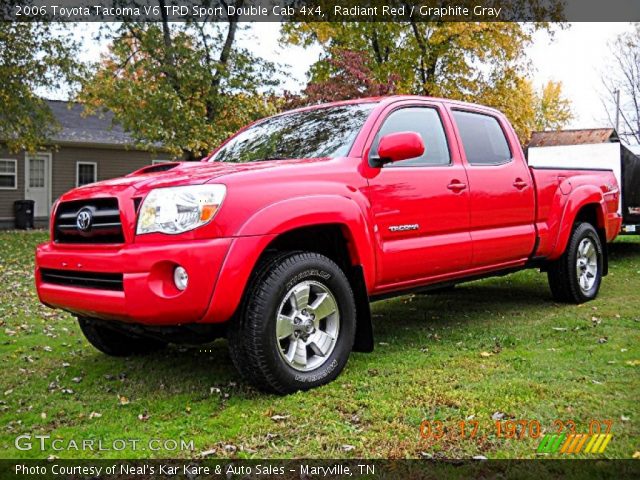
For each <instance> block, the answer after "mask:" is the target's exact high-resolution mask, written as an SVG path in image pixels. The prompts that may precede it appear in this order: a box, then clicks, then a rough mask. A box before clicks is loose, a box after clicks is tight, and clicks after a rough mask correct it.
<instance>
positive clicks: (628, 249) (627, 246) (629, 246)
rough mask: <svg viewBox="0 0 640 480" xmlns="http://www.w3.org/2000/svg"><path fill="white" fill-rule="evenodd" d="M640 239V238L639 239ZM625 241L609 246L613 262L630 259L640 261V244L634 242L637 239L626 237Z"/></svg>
mask: <svg viewBox="0 0 640 480" xmlns="http://www.w3.org/2000/svg"><path fill="white" fill-rule="evenodd" d="M638 238H639V239H640V237H638ZM623 240H627V241H616V242H613V243H610V244H609V255H610V256H611V257H610V258H611V260H612V261H616V260H624V259H629V258H633V257H636V258H639V259H640V242H638V241H633V240H636V238H631V237H624V238H623Z"/></svg>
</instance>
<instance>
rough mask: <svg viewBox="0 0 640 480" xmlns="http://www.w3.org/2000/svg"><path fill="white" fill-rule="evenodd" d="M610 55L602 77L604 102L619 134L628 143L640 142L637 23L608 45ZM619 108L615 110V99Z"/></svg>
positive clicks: (639, 39)
mask: <svg viewBox="0 0 640 480" xmlns="http://www.w3.org/2000/svg"><path fill="white" fill-rule="evenodd" d="M610 49H611V55H610V60H609V65H608V67H607V70H606V72H607V73H605V74H604V75H603V79H602V80H603V84H604V87H605V90H606V95H605V98H604V100H603V102H604V106H605V109H606V111H607V115H608V116H609V121H610V122H611V124H612V125H615V124H616V118H617V119H618V121H619V130H620V131H619V132H618V134H619V135H620V137H622V138H623V139H625V140H627V141H628V142H630V143H631V142H634V143H640V23H636V24H635V28H634V30H632V31H630V32H626V33H623V34H621V35H619V36H618V38H616V40H615V41H614V42H613V43H612V44H611V45H610ZM616 92H619V95H620V108H619V111H616V110H617V108H616V103H617V102H616V100H617V99H616V97H617V95H618V93H616Z"/></svg>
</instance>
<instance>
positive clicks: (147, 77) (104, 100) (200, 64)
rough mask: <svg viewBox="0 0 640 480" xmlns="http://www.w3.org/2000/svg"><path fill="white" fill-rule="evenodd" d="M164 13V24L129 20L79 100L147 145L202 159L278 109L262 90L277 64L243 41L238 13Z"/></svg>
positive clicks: (238, 0) (239, 2) (238, 3)
mask: <svg viewBox="0 0 640 480" xmlns="http://www.w3.org/2000/svg"><path fill="white" fill-rule="evenodd" d="M158 3H159V5H160V6H161V7H164V6H165V5H164V4H165V1H164V0H158ZM206 3H207V2H203V5H204V4H206ZM221 3H224V2H222V1H221ZM243 3H244V0H235V6H237V7H239V6H241V5H242V4H243ZM160 12H161V14H162V15H163V18H162V20H163V21H162V22H158V23H140V22H131V21H124V22H123V24H122V26H121V27H120V28H119V29H118V30H117V31H116V32H115V34H113V38H112V43H111V46H110V49H109V53H108V54H107V55H106V56H105V57H104V58H103V59H102V61H101V63H100V64H99V65H97V66H96V67H95V70H94V73H93V74H92V75H91V76H89V77H88V78H87V79H86V81H84V83H83V87H82V91H81V92H80V95H79V99H80V100H81V101H83V102H85V103H86V104H87V105H88V106H89V111H96V110H99V109H101V108H107V109H109V110H111V111H112V112H113V113H114V118H115V119H116V120H117V121H118V122H120V123H121V124H122V126H123V127H124V128H125V129H126V130H127V131H129V132H130V133H131V134H132V136H133V137H134V138H135V139H136V141H137V142H138V143H140V144H141V145H144V146H146V147H151V148H153V147H158V146H159V145H162V146H163V147H164V148H166V149H168V150H170V151H171V152H173V153H175V154H176V155H183V156H185V157H186V158H187V159H197V158H200V157H202V156H203V155H204V154H206V153H207V152H208V151H210V150H211V149H212V148H213V147H214V146H216V145H217V144H219V143H220V142H221V141H222V140H224V139H225V138H226V137H228V136H229V135H230V134H231V133H233V132H235V131H236V130H237V129H238V128H240V127H241V126H243V125H245V124H246V123H247V122H249V121H251V120H254V119H256V118H258V117H261V116H264V115H265V114H267V113H270V112H271V111H272V110H273V107H272V106H271V105H270V103H269V102H268V101H267V98H268V97H267V96H265V95H263V94H262V93H264V92H262V93H261V88H263V87H265V86H270V85H274V84H275V82H274V81H273V80H272V78H273V74H274V67H273V65H271V64H269V63H267V62H264V61H261V60H259V59H257V58H254V57H253V56H252V55H251V54H250V53H249V52H248V51H247V50H243V49H240V48H238V47H237V46H236V35H237V32H238V29H239V28H240V27H239V26H238V17H237V15H236V16H230V17H228V18H227V22H226V24H225V23H224V22H223V23H215V24H212V23H207V22H200V23H196V22H186V23H169V19H168V18H167V17H166V11H165V9H164V8H162V9H161V10H160Z"/></svg>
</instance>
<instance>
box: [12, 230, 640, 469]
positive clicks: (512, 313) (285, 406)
mask: <svg viewBox="0 0 640 480" xmlns="http://www.w3.org/2000/svg"><path fill="white" fill-rule="evenodd" d="M44 240H45V234H44V233H42V232H35V233H33V232H31V233H16V232H4V233H0V244H1V245H2V249H0V276H1V279H2V289H1V290H0V352H1V358H2V370H1V371H0V385H1V386H0V426H1V430H0V457H3V458H37V457H40V458H42V457H47V456H48V455H55V456H57V457H60V458H82V457H91V458H95V457H99V458H136V457H141V458H144V457H159V458H169V457H197V456H199V455H200V454H201V453H202V452H203V451H210V450H214V452H213V453H212V456H214V457H227V456H235V457H256V458H283V457H284V458H288V457H304V458H327V457H328V458H343V457H344V458H349V457H355V458H416V457H424V456H428V455H433V456H434V457H436V458H438V457H469V456H474V455H484V456H486V457H488V458H516V457H518V458H531V457H535V448H536V446H537V444H538V442H539V440H533V439H526V438H525V439H523V440H513V439H511V440H510V439H503V438H497V437H496V435H495V426H494V421H493V420H492V418H491V417H492V415H493V414H495V413H496V412H500V413H502V414H504V416H505V419H509V418H512V419H529V420H537V421H539V422H540V424H541V425H542V426H543V427H544V429H545V430H546V431H553V428H552V425H553V422H554V420H555V419H562V420H573V421H575V422H576V424H577V430H578V431H579V432H587V431H588V428H589V422H590V420H591V419H597V420H601V419H611V420H613V429H612V433H613V435H614V437H613V440H612V441H611V443H610V444H609V446H608V448H607V451H606V452H605V454H604V456H605V457H610V458H611V457H615V458H620V457H624V458H628V457H631V456H632V455H633V454H634V453H635V452H636V451H638V450H640V436H639V435H638V434H639V429H638V426H639V423H638V422H639V420H640V418H639V417H640V409H639V408H638V399H639V398H640V388H639V387H640V381H639V379H640V377H639V374H640V347H639V343H640V342H639V341H638V340H639V334H638V332H639V327H640V323H639V322H640V295H639V293H640V241H639V240H640V239H638V238H637V237H635V238H633V237H626V238H622V239H620V240H618V241H617V242H616V243H615V244H614V245H613V246H612V247H611V269H610V275H609V276H608V277H606V279H605V280H604V283H603V285H602V289H601V292H600V296H599V297H598V299H597V300H596V301H594V302H591V303H588V304H585V305H581V306H573V305H559V304H555V303H553V302H552V301H551V300H550V296H549V291H548V288H547V284H546V278H545V276H544V275H542V274H540V273H538V272H536V271H526V272H521V273H518V274H514V275H511V276H508V277H503V278H499V279H490V280H485V281H479V282H474V283H470V284H468V285H463V286H459V287H457V288H456V289H455V290H454V291H452V292H450V293H446V294H440V295H424V296H420V295H418V296H405V297H400V298H398V299H394V300H389V301H385V302H379V303H376V304H374V306H373V314H374V329H375V335H376V349H375V352H374V353H372V354H353V355H352V356H351V359H350V360H349V363H348V365H347V367H346V369H345V371H344V372H343V374H342V375H341V376H340V377H339V378H338V379H337V380H336V381H335V382H333V383H332V384H330V385H327V386H325V387H322V388H319V389H316V390H313V391H311V392H306V393H297V394H295V395H290V396H287V397H277V396H273V395H265V394H262V393H260V392H258V391H256V390H254V389H252V388H251V387H250V386H248V385H246V384H245V383H243V382H242V381H241V380H240V379H239V378H238V375H237V373H236V371H235V370H234V368H233V366H232V365H231V361H230V359H229V356H228V354H227V345H226V342H224V341H222V340H219V341H217V342H215V343H214V344H213V345H212V346H211V347H209V346H208V347H207V349H208V350H209V349H211V351H207V352H206V353H205V352H202V351H201V350H200V348H181V347H170V348H169V349H167V350H166V351H164V352H161V353H158V354H154V355H150V356H147V357H137V358H129V359H116V358H109V357H107V356H105V355H102V354H100V353H99V352H97V351H96V350H94V349H93V348H92V347H91V346H90V345H89V344H88V343H87V342H86V341H85V340H84V338H83V337H82V334H81V333H80V330H79V329H78V327H77V325H76V323H75V321H74V319H73V317H72V316H71V315H68V314H66V313H63V312H60V311H54V310H50V309H48V308H46V307H44V306H42V305H40V304H39V302H38V298H37V295H36V292H35V289H34V287H33V279H32V271H33V251H34V247H35V245H36V244H37V243H38V242H41V241H44ZM483 352H486V353H485V354H484V356H483V355H481V354H482V353H483ZM487 354H490V355H487ZM74 379H75V380H74ZM121 397H126V399H127V400H128V403H127V404H125V405H122V404H121V401H120V398H121ZM92 412H95V413H98V414H100V415H101V416H96V415H95V414H94V415H92ZM276 415H279V416H282V417H284V418H281V419H278V417H275V418H276V420H274V419H273V418H272V417H274V416H276ZM147 417H148V418H147ZM465 418H472V419H474V420H477V421H478V422H479V430H478V433H477V436H476V438H474V439H464V440H461V439H460V438H457V437H456V435H455V431H456V428H455V426H456V424H457V422H459V421H460V420H463V419H465ZM424 419H430V420H441V421H442V422H443V423H444V425H445V426H447V430H446V432H445V435H444V437H443V438H442V439H440V440H439V441H429V440H425V439H422V438H421V436H420V430H419V428H420V424H421V422H422V421H423V420H424ZM20 434H32V435H51V438H52V439H53V438H60V439H64V440H65V442H68V441H69V440H71V439H73V440H75V441H77V442H81V441H82V440H83V439H94V440H98V439H101V440H102V443H103V446H111V445H112V442H113V441H114V440H115V439H137V440H139V441H140V442H139V444H138V449H137V450H135V451H134V450H132V449H131V448H130V447H127V448H126V449H125V450H124V451H122V452H119V451H114V450H108V451H102V452H91V451H76V450H66V451H51V450H47V451H45V452H41V451H39V449H34V450H30V451H20V450H18V449H16V448H15V447H14V441H15V438H16V437H17V436H18V435H20ZM181 438H182V439H185V440H186V441H187V442H190V441H193V445H194V447H195V449H194V450H193V451H189V450H187V451H175V452H173V451H168V450H159V451H150V450H149V449H148V443H147V442H148V440H149V439H181ZM34 443H37V442H34ZM129 445H130V443H129ZM346 446H353V447H354V448H351V447H346Z"/></svg>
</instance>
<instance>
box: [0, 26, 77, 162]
mask: <svg viewBox="0 0 640 480" xmlns="http://www.w3.org/2000/svg"><path fill="white" fill-rule="evenodd" d="M60 28H61V27H60V26H59V25H54V24H52V23H49V22H38V23H35V22H33V23H32V22H0V105H2V109H1V110H0V139H1V140H2V141H3V142H5V143H6V144H7V145H8V147H9V149H10V150H11V151H14V152H16V151H19V150H23V149H25V150H27V151H30V152H33V151H35V150H37V149H38V147H40V146H41V145H43V144H44V143H46V142H47V139H48V138H49V137H51V135H53V134H54V133H55V131H56V130H57V128H58V126H57V124H56V122H55V119H54V118H53V115H52V114H51V111H50V110H49V107H48V106H47V103H46V102H45V101H44V100H43V99H42V98H41V97H40V96H39V95H38V93H39V92H41V91H42V90H43V89H45V88H48V89H51V90H55V89H58V88H61V87H62V86H69V85H71V84H73V83H74V81H75V79H76V74H77V73H78V71H79V69H80V64H79V63H78V62H77V61H76V60H75V59H76V52H77V48H78V47H77V44H76V43H75V42H73V41H72V40H70V39H69V37H67V36H65V35H63V34H61V32H60V31H56V29H58V30H59V29H60Z"/></svg>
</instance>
